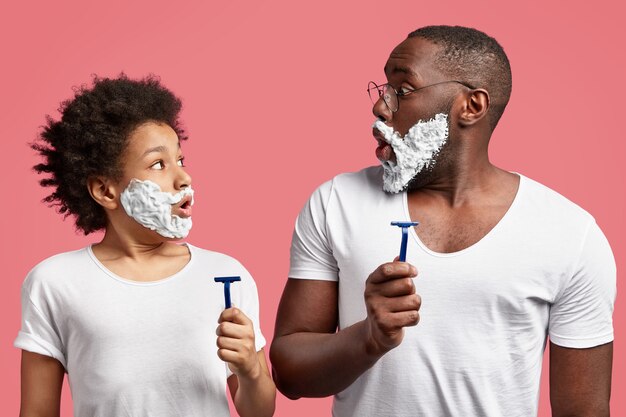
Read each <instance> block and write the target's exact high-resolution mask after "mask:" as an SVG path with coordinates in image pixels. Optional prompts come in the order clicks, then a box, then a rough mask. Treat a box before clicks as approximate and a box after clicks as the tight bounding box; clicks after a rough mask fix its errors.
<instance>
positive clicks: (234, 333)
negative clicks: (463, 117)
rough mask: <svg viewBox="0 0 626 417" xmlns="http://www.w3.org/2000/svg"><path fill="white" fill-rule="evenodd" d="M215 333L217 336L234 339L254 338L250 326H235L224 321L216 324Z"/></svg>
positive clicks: (235, 324)
mask: <svg viewBox="0 0 626 417" xmlns="http://www.w3.org/2000/svg"><path fill="white" fill-rule="evenodd" d="M215 333H216V334H217V335H218V336H227V337H233V338H235V339H243V338H245V337H254V330H253V329H252V326H246V325H243V324H237V323H233V322H230V321H224V322H222V323H220V324H218V325H217V329H216V330H215Z"/></svg>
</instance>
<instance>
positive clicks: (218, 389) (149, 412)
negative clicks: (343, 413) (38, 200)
mask: <svg viewBox="0 0 626 417" xmlns="http://www.w3.org/2000/svg"><path fill="white" fill-rule="evenodd" d="M180 109H181V102H180V100H179V99H178V98H176V97H175V96H174V95H173V94H172V93H171V92H170V91H168V90H167V89H166V88H164V87H163V86H161V85H160V83H159V81H158V80H157V79H155V78H153V77H147V78H145V79H142V80H137V81H135V80H130V79H128V78H127V77H126V76H124V75H123V74H122V75H121V76H120V77H119V78H117V79H106V78H103V79H98V78H95V79H94V82H93V86H92V88H91V89H88V88H85V87H83V88H82V89H80V90H79V91H78V92H77V93H76V96H75V97H74V98H73V99H72V100H68V101H66V102H64V103H63V105H62V108H61V112H62V118H61V120H58V121H55V120H53V119H52V118H48V122H47V125H46V126H45V128H44V130H43V133H42V135H41V139H42V140H41V141H40V142H39V143H36V144H34V145H33V148H34V149H36V150H37V151H39V152H40V154H41V155H42V157H43V158H44V162H43V163H40V164H38V165H36V166H35V170H36V171H37V172H39V173H47V174H49V175H50V176H49V178H46V179H43V180H42V181H41V184H42V185H43V186H49V187H53V189H54V191H53V192H52V194H50V195H49V196H48V197H47V198H46V199H45V200H44V201H46V202H48V203H51V204H54V205H57V206H58V207H59V212H60V213H63V214H65V215H66V216H68V215H72V216H74V218H75V223H76V227H77V228H78V229H79V230H81V231H83V232H84V233H85V234H89V233H91V232H94V231H98V230H104V232H105V233H104V237H103V239H102V241H101V242H100V243H97V244H94V245H92V246H88V247H87V248H84V249H82V250H78V251H74V252H68V253H63V254H59V255H56V256H53V257H52V258H49V259H47V260H45V261H43V262H41V263H40V264H39V265H37V266H36V267H35V268H34V269H33V270H32V271H31V272H30V273H29V275H28V277H27V278H26V280H25V282H24V285H23V287H22V329H21V331H20V332H19V335H18V337H17V339H16V341H15V346H16V347H18V348H21V349H23V354H22V402H21V416H23V417H26V416H58V415H59V406H60V395H61V387H62V382H63V375H64V373H65V372H67V373H68V377H69V382H70V387H71V391H72V398H73V403H74V413H75V415H76V416H79V417H80V416H89V417H91V416H111V417H120V416H163V417H166V416H167V417H172V416H181V417H182V416H185V417H191V416H198V417H200V416H209V415H210V416H228V415H229V411H228V402H227V399H226V395H225V391H226V382H228V387H229V389H230V392H231V395H232V398H233V402H234V404H235V407H236V409H237V412H238V413H239V414H240V415H241V416H255V417H258V416H271V415H272V414H273V412H274V401H275V395H276V394H275V387H274V384H273V382H272V380H271V377H270V375H269V371H268V368H267V364H266V362H265V356H264V352H263V346H264V344H265V339H264V338H263V335H262V334H261V332H260V329H259V322H258V297H257V291H256V286H255V283H254V281H253V279H252V277H251V276H250V274H249V273H248V272H247V271H246V269H245V268H244V267H243V266H242V265H241V264H239V263H238V262H237V261H236V260H235V259H233V258H230V257H228V256H226V255H222V254H219V253H215V252H210V251H206V250H203V249H200V248H196V247H194V246H192V245H190V244H188V243H183V244H176V243H174V241H175V240H179V239H182V238H185V237H186V236H187V234H188V232H189V230H190V228H191V225H192V222H191V210H192V209H191V206H192V204H193V195H194V192H193V190H192V188H191V177H190V176H189V175H188V174H187V173H186V171H185V168H184V167H185V165H184V163H183V161H184V158H183V154H182V151H181V148H180V140H185V139H187V137H186V135H185V132H184V130H183V129H182V128H181V126H180V123H179V118H178V117H179V112H180ZM217 276H240V277H241V282H238V283H237V284H236V287H234V288H233V303H234V304H235V306H236V307H234V308H229V309H226V310H224V298H223V287H222V284H219V283H215V282H214V281H213V278H214V277H217ZM244 312H245V313H244ZM255 336H256V337H255ZM220 359H221V360H220ZM222 361H224V362H226V363H227V364H228V366H225V365H224V362H222Z"/></svg>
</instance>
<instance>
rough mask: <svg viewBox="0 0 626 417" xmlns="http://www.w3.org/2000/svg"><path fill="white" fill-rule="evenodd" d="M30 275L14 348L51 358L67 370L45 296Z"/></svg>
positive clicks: (24, 291) (25, 282)
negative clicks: (20, 324) (20, 325)
mask: <svg viewBox="0 0 626 417" xmlns="http://www.w3.org/2000/svg"><path fill="white" fill-rule="evenodd" d="M31 274H33V272H31ZM33 279H34V277H33V276H32V275H29V276H28V277H27V278H26V280H25V281H24V284H23V285H22V297H21V298H22V327H21V329H20V331H19V333H18V335H17V338H16V339H15V342H14V344H13V345H14V346H15V347H16V348H19V349H23V350H26V351H29V352H33V353H38V354H40V355H45V356H50V357H53V358H55V359H56V360H58V361H59V362H61V364H62V365H63V367H65V368H67V363H66V359H65V355H64V354H63V346H62V342H61V338H60V336H59V334H58V331H57V330H56V328H55V326H54V325H53V323H54V321H53V318H52V317H51V314H50V309H48V308H46V307H45V306H46V305H47V303H46V300H45V297H44V294H45V291H42V289H41V288H38V283H32V282H31V281H33Z"/></svg>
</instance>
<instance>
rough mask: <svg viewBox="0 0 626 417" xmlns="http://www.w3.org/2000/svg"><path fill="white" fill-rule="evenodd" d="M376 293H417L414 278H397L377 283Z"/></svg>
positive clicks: (398, 294) (401, 294)
mask: <svg viewBox="0 0 626 417" xmlns="http://www.w3.org/2000/svg"><path fill="white" fill-rule="evenodd" d="M375 291H376V293H378V294H380V295H382V296H384V297H400V296H404V295H410V294H415V284H413V278H396V279H394V280H391V281H387V282H383V283H380V284H378V285H377V287H376V290H375Z"/></svg>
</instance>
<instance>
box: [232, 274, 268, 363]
mask: <svg viewBox="0 0 626 417" xmlns="http://www.w3.org/2000/svg"><path fill="white" fill-rule="evenodd" d="M239 265H240V268H241V269H242V270H243V271H242V274H241V280H242V281H241V283H239V282H235V283H233V284H232V285H231V287H230V288H231V293H232V296H233V305H234V306H235V307H237V308H239V309H240V310H241V311H243V312H244V314H245V315H246V316H248V318H249V319H250V320H252V326H253V327H254V344H255V348H256V350H257V352H258V351H259V350H261V349H263V348H264V347H265V345H266V343H267V342H266V340H265V336H263V333H262V332H261V324H260V318H259V293H258V290H257V287H256V283H255V282H254V279H253V278H252V275H250V273H249V272H248V270H247V269H246V268H245V267H244V266H243V265H241V264H239ZM238 285H241V289H239V288H237V286H238Z"/></svg>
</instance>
